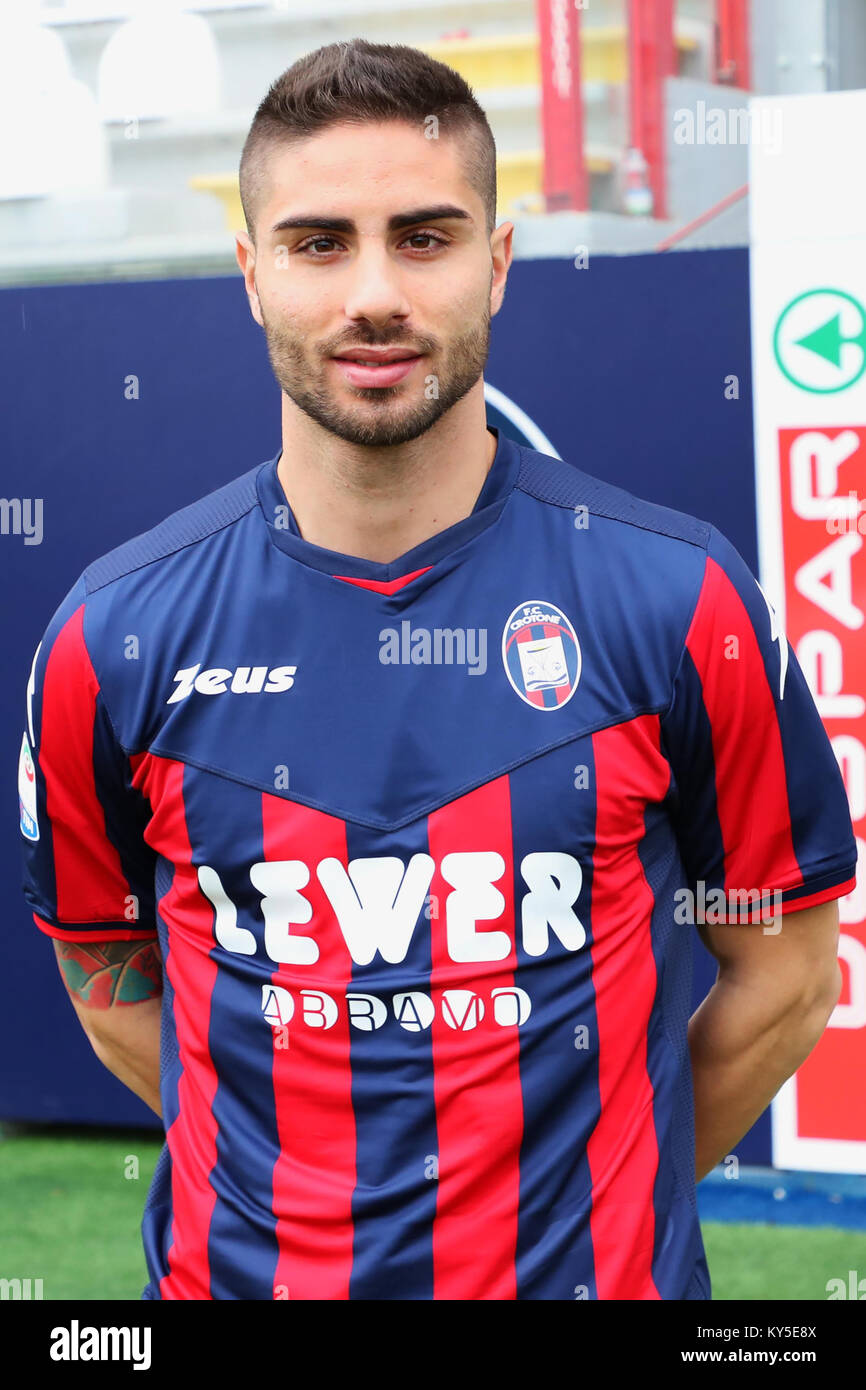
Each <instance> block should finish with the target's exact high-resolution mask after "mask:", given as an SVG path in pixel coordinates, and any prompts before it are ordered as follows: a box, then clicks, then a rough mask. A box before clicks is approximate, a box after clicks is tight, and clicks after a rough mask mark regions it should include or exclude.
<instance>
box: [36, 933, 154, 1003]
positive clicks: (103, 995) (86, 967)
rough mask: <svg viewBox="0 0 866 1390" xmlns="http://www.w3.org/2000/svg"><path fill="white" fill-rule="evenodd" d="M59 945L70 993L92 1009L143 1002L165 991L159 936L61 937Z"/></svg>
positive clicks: (62, 966)
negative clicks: (139, 938) (144, 938)
mask: <svg viewBox="0 0 866 1390" xmlns="http://www.w3.org/2000/svg"><path fill="white" fill-rule="evenodd" d="M56 946H57V953H56V954H57V961H58V964H59V966H60V973H61V975H62V976H63V983H64V984H65V985H66V988H67V990H68V991H69V994H70V996H71V997H72V999H74V1000H77V1001H78V1002H79V1003H81V1004H86V1005H87V1007H88V1008H90V1009H110V1008H113V1007H114V1006H116V1005H118V1004H141V1003H143V1002H144V1000H146V999H158V998H159V996H160V994H162V956H161V955H160V950H159V942H158V941H156V940H154V941H98V942H90V941H88V942H81V943H78V942H75V941H59V940H58V941H57V942H56Z"/></svg>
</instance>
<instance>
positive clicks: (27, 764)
mask: <svg viewBox="0 0 866 1390" xmlns="http://www.w3.org/2000/svg"><path fill="white" fill-rule="evenodd" d="M18 810H19V812H20V816H21V834H22V835H23V836H24V837H25V839H27V840H38V839H39V826H38V824H37V821H36V769H35V767H34V766H33V754H32V753H31V751H30V740H29V739H28V737H27V734H26V732H25V734H24V737H23V738H22V740H21V752H20V754H19V757H18Z"/></svg>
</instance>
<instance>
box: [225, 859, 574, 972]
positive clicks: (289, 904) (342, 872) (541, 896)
mask: <svg viewBox="0 0 866 1390" xmlns="http://www.w3.org/2000/svg"><path fill="white" fill-rule="evenodd" d="M435 869H436V864H435V861H434V860H433V859H432V858H431V856H430V855H429V854H413V855H412V857H411V859H410V860H409V863H408V865H407V866H405V867H404V865H403V861H402V860H401V859H396V858H391V857H389V856H382V857H378V858H370V859H352V860H350V861H349V866H348V869H347V868H346V866H345V865H344V864H343V863H342V862H341V861H340V860H339V859H322V860H320V861H319V863H318V864H317V865H316V867H315V874H316V878H317V879H318V881H319V883H320V884H321V886H322V889H323V890H324V892H325V895H326V897H327V899H328V901H329V902H330V904H331V907H332V909H333V912H334V917H335V919H336V922H337V925H338V927H339V929H340V932H341V933H342V936H343V939H344V941H345V943H346V949H347V950H348V952H349V955H350V956H351V957H352V960H353V961H354V962H355V963H356V964H357V965H361V966H364V965H371V964H372V963H373V961H374V960H375V959H376V957H377V956H378V957H379V958H380V959H381V960H382V961H386V962H387V963H388V964H390V965H399V964H400V963H401V962H402V961H404V960H405V959H406V956H407V954H408V952H409V947H410V944H411V941H412V937H413V935H414V932H415V928H416V924H417V922H418V920H419V918H420V917H421V915H422V913H423V910H424V907H425V904H426V901H427V894H428V892H429V889H430V884H431V882H432V880H433V874H434V872H435ZM440 873H441V875H442V878H443V879H444V880H445V882H446V883H447V884H448V885H449V886H450V888H451V892H450V893H448V894H447V895H446V897H445V909H444V911H445V945H446V949H447V951H448V954H449V956H450V957H451V960H452V961H454V962H458V963H460V964H463V963H465V962H480V961H499V960H505V959H506V958H507V957H508V956H509V955H510V954H511V952H512V950H513V947H514V943H513V941H512V938H511V935H510V933H509V932H507V931H504V930H502V929H501V927H500V928H496V927H492V926H486V927H481V926H480V925H479V924H480V923H482V922H484V923H491V922H496V921H497V920H498V919H500V918H502V916H503V913H504V910H505V898H504V897H503V895H502V893H501V892H500V891H499V889H498V888H497V887H495V884H496V882H497V881H498V880H499V879H501V878H502V877H503V875H504V874H505V861H504V860H503V858H502V855H501V854H497V853H496V852H495V851H492V850H491V851H469V852H462V853H456V854H446V855H445V856H444V858H443V859H442V862H441V865H440ZM520 873H521V877H522V878H523V882H524V883H525V884H526V886H527V889H528V892H527V893H525V894H524V896H523V900H522V902H521V904H520V914H519V920H520V929H521V938H522V945H523V950H524V951H525V952H526V954H527V955H528V956H543V955H544V954H545V952H546V951H548V950H549V949H550V936H551V933H552V934H553V935H554V936H555V937H556V938H557V940H558V941H559V942H560V944H561V945H562V946H564V947H565V949H566V950H567V951H579V950H580V948H581V947H582V946H583V945H584V943H585V941H586V932H585V930H584V927H583V924H582V922H581V921H580V918H579V917H578V916H577V914H576V913H575V911H574V904H575V903H576V902H577V899H578V897H579V895H580V890H581V885H582V883H583V873H582V870H581V867H580V864H579V863H578V862H577V860H576V859H574V858H572V856H571V855H570V854H562V853H555V852H549V853H544V852H537V853H534V854H527V855H525V857H524V858H523V860H522V861H521V864H520ZM249 874H250V882H251V883H252V885H253V887H254V888H255V889H256V891H257V892H258V893H260V894H261V914H262V918H263V920H264V947H265V952H266V954H267V955H268V956H269V957H270V959H271V960H272V961H275V962H276V963H277V964H280V965H283V964H285V965H301V966H303V965H315V964H316V962H317V961H318V959H319V946H318V943H317V942H316V940H315V938H314V937H312V936H308V935H306V934H305V933H304V932H302V931H297V930H296V928H297V927H303V926H305V925H306V924H307V923H309V922H311V921H312V918H313V908H312V904H311V902H310V901H309V898H307V897H305V896H304V892H303V890H304V889H305V888H306V887H307V885H308V883H309V882H310V877H311V872H310V868H309V867H308V865H306V864H305V863H304V862H303V860H301V859H279V860H268V861H266V862H264V863H261V864H253V865H252V867H251V869H250V871H249ZM198 883H199V887H200V889H201V891H202V893H203V894H204V895H205V897H206V898H207V899H208V901H209V902H210V903H211V905H212V907H213V908H214V909H215V917H214V923H213V933H214V937H215V938H216V941H217V944H218V945H220V946H222V947H223V949H224V950H226V951H233V952H236V953H237V954H239V955H244V956H253V955H255V954H256V952H257V950H258V941H257V939H256V936H255V935H254V933H253V932H251V931H250V930H249V928H248V927H242V926H239V925H238V920H237V918H238V914H237V908H236V907H235V905H234V903H233V902H232V901H231V899H230V898H229V897H228V895H227V893H226V891H225V889H224V888H223V886H222V883H221V882H220V878H219V874H218V873H217V872H216V870H215V869H213V868H211V867H210V865H208V864H202V865H200V867H199V869H198ZM515 906H516V905H515ZM515 916H517V914H516V913H515ZM502 925H503V926H504V925H505V924H504V923H503V924H502Z"/></svg>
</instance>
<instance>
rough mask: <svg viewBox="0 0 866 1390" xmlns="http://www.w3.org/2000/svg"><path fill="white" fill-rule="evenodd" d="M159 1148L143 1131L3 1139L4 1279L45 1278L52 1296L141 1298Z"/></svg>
mask: <svg viewBox="0 0 866 1390" xmlns="http://www.w3.org/2000/svg"><path fill="white" fill-rule="evenodd" d="M160 1147H161V1145H160V1143H159V1140H158V1139H157V1140H154V1139H152V1138H150V1137H149V1136H147V1137H143V1136H142V1133H141V1131H134V1130H129V1131H126V1132H119V1131H109V1132H106V1133H101V1132H99V1131H96V1130H89V1131H81V1130H76V1131H68V1130H60V1129H54V1130H50V1131H48V1130H42V1131H39V1132H34V1131H30V1132H27V1131H22V1132H19V1133H13V1134H10V1135H8V1136H5V1137H0V1277H3V1278H7V1279H10V1278H16V1279H27V1278H29V1279H41V1280H42V1281H43V1283H42V1293H43V1297H44V1298H75V1299H79V1298H82V1299H89V1298H123V1299H126V1298H134V1299H138V1298H140V1297H141V1291H142V1289H143V1288H144V1286H145V1284H146V1283H147V1270H146V1268H145V1263H144V1253H143V1251H142V1248H141V1234H140V1230H139V1227H140V1224H141V1213H142V1211H143V1209H144V1202H145V1198H146V1196H147V1188H148V1185H149V1183H150V1179H151V1177H152V1176H153V1170H154V1167H155V1165H156V1160H157V1158H158V1156H159V1151H160ZM134 1160H137V1170H138V1176H137V1177H135V1176H128V1177H127V1176H126V1174H127V1173H129V1174H130V1175H132V1174H134V1173H135V1171H136V1164H135V1162H134Z"/></svg>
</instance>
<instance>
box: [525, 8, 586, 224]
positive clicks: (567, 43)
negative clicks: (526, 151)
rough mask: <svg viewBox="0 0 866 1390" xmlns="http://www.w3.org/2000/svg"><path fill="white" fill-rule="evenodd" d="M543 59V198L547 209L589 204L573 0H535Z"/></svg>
mask: <svg viewBox="0 0 866 1390" xmlns="http://www.w3.org/2000/svg"><path fill="white" fill-rule="evenodd" d="M536 10H537V16H538V37H539V57H540V60H541V120H542V130H543V135H544V182H543V187H544V199H545V207H546V210H547V211H548V212H559V211H561V210H562V209H564V208H573V209H576V210H577V211H581V212H582V211H584V210H585V209H586V208H588V207H589V179H588V177H587V172H586V161H585V159H584V153H583V92H582V89H581V78H580V31H579V28H578V20H577V11H576V9H575V7H574V4H573V3H572V0H536Z"/></svg>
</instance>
